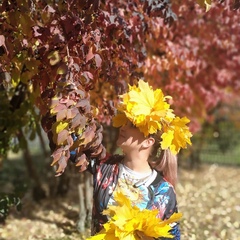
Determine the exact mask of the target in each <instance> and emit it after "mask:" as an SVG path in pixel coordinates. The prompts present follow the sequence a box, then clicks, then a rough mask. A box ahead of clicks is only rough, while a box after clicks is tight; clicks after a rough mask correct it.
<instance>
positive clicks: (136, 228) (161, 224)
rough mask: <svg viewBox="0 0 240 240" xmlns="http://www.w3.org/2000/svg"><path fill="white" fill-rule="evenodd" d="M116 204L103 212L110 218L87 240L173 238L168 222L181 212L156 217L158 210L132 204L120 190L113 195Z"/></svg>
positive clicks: (174, 219)
mask: <svg viewBox="0 0 240 240" xmlns="http://www.w3.org/2000/svg"><path fill="white" fill-rule="evenodd" d="M114 199H115V200H116V203H117V204H118V206H110V207H109V208H108V209H107V210H105V211H104V212H103V214H106V215H109V216H110V220H109V221H108V222H107V223H105V224H104V225H103V229H102V230H101V231H100V232H99V233H98V234H97V235H95V236H92V237H90V238H88V240H103V239H105V240H119V239H121V240H140V239H145V240H153V239H154V238H158V237H168V238H173V236H172V235H171V234H170V233H169V230H171V227H170V225H169V223H173V222H176V221H178V220H179V219H180V218H181V217H182V214H181V213H174V214H173V215H172V216H171V217H170V218H169V219H167V220H164V221H163V220H161V219H159V218H158V217H157V214H158V210H157V209H156V210H148V209H143V210H141V209H139V208H138V207H137V206H132V204H131V202H130V200H129V199H128V198H127V197H126V196H124V195H123V194H122V193H121V192H117V193H116V194H115V196H114Z"/></svg>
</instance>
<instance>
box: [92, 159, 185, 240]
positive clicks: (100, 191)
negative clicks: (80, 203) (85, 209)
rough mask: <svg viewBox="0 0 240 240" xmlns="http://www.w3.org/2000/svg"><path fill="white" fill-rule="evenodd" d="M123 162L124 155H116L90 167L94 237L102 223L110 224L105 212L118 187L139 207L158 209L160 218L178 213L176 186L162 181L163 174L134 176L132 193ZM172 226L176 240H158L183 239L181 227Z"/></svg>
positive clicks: (131, 180)
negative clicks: (181, 237)
mask: <svg viewBox="0 0 240 240" xmlns="http://www.w3.org/2000/svg"><path fill="white" fill-rule="evenodd" d="M122 159H123V156H120V155H113V156H111V157H109V158H108V159H107V160H105V161H101V162H99V161H97V160H94V159H93V160H91V164H90V165H89V171H90V172H91V173H92V174H93V178H94V182H93V184H94V186H93V187H94V189H93V191H94V192H93V212H92V235H94V234H95V233H97V232H99V231H100V230H101V228H102V226H103V224H104V223H106V222H107V221H108V217H107V216H106V215H103V214H102V211H103V210H104V209H106V208H107V206H108V204H114V199H113V192H114V190H116V189H118V188H121V190H123V191H124V192H125V193H126V194H128V195H129V197H130V199H131V200H133V201H134V202H135V203H136V205H137V206H138V207H140V208H146V209H150V210H151V209H158V211H159V214H158V217H159V218H161V219H163V220H164V219H167V218H169V217H170V216H171V215H172V214H173V213H174V212H177V211H178V209H177V201H176V194H175V191H174V188H173V186H172V185H171V184H170V183H169V182H167V181H166V180H165V179H164V178H163V176H162V174H161V173H160V172H157V171H155V170H153V172H152V173H151V174H148V175H146V176H136V174H134V173H133V174H131V175H132V176H134V175H135V177H133V179H129V178H127V180H128V181H129V182H128V187H130V188H131V189H132V190H133V192H131V193H130V191H129V189H127V186H126V185H127V182H125V183H124V175H123V173H124V170H123V165H122V164H121V160H122ZM125 174H126V172H125ZM128 177H129V176H128ZM138 177H139V179H138ZM171 227H172V229H171V234H172V235H173V236H174V238H158V239H161V240H167V239H169V240H170V239H174V240H180V230H179V224H178V223H175V224H173V225H171Z"/></svg>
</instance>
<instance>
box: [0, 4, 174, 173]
mask: <svg viewBox="0 0 240 240" xmlns="http://www.w3.org/2000/svg"><path fill="white" fill-rule="evenodd" d="M1 10H2V12H3V14H2V16H1V29H2V33H1V44H0V45H1V72H2V75H1V77H2V78H1V83H2V85H1V86H2V93H3V94H6V98H7V99H8V103H7V104H5V110H4V111H3V112H5V111H11V108H12V106H11V103H12V102H14V103H15V102H16V101H15V100H14V101H13V99H14V98H16V97H17V98H18V101H17V103H18V106H17V107H13V110H12V111H13V113H16V111H17V109H18V108H21V109H22V108H23V106H24V105H25V104H26V103H28V106H27V108H24V109H25V112H24V111H23V110H21V111H22V113H23V115H24V116H28V115H27V114H28V113H29V112H26V110H27V109H34V106H37V107H38V108H39V110H40V115H41V116H42V119H41V123H42V126H43V128H44V130H45V131H46V132H47V134H48V137H49V141H50V148H51V149H52V153H53V163H52V165H54V164H56V163H57V164H58V169H57V173H59V174H61V173H62V172H63V171H64V169H65V167H66V165H67V161H68V159H69V156H70V151H71V150H72V149H76V148H77V151H78V152H79V153H82V154H80V156H79V158H78V159H77V163H76V165H77V166H80V168H81V169H80V171H82V170H84V169H85V167H86V163H87V160H86V158H87V156H89V155H90V156H99V155H102V157H103V156H104V155H105V150H104V147H103V145H102V144H101V141H102V127H101V126H100V125H99V121H96V119H97V117H98V116H97V112H98V111H99V109H100V110H101V109H104V111H101V112H103V113H105V114H107V115H108V116H110V115H112V113H113V107H112V103H111V102H112V101H108V100H109V96H110V97H111V98H112V99H114V98H115V99H116V95H117V94H118V93H120V92H123V91H124V88H125V87H126V86H125V85H126V83H127V82H128V81H132V80H131V79H134V78H136V77H137V76H138V75H139V73H138V69H139V66H140V65H141V64H143V62H144V59H145V55H146V51H145V42H146V33H147V32H148V22H147V21H153V19H154V16H161V17H163V18H164V20H165V21H166V22H171V21H172V20H173V19H174V17H175V15H174V14H173V12H172V11H171V9H170V6H169V3H168V1H165V0H164V1H153V2H141V1H134V2H125V1H122V2H119V1H105V2H101V3H100V2H99V1H96V0H92V1H74V2H69V1H67V2H65V1H59V2H54V3H52V2H51V1H49V3H48V2H47V1H46V2H44V3H42V2H36V3H33V2H32V1H27V0H25V1H15V2H9V1H3V4H2V6H1ZM129 13H131V14H129ZM152 17H153V18H152ZM10 79H11V81H10ZM7 83H8V85H10V86H6V84H7ZM106 86H107V89H110V90H111V91H110V92H111V93H108V94H105V95H103V97H99V95H98V97H97V98H92V102H91V103H90V101H91V99H90V92H91V95H92V96H96V94H97V93H98V94H99V92H104V91H105V89H106V88H105V87H106ZM18 89H20V90H21V91H19V90H18ZM93 89H94V91H95V93H94V91H93ZM6 90H7V91H6ZM113 96H115V97H113ZM99 101H100V102H101V103H102V105H103V106H100V107H99V109H96V107H95V106H96V105H97V104H98V103H99ZM32 116H33V114H29V118H32ZM101 117H102V116H101V114H100V115H99V119H100V118H101ZM102 119H103V117H102ZM20 120H21V119H16V124H14V126H15V128H18V127H20V128H21V127H23V126H29V121H28V120H26V121H25V123H23V122H21V121H20ZM3 121H4V119H3ZM3 126H4V127H3V133H4V135H3V138H2V139H6V140H7V142H5V145H3V146H2V149H4V151H5V152H6V150H7V149H9V147H10V144H9V139H10V138H12V137H13V134H14V133H15V131H12V132H11V131H10V132H9V125H8V121H7V122H5V124H3ZM10 129H11V127H10ZM74 137H76V139H75V142H74V141H73V138H74ZM4 151H3V153H4Z"/></svg>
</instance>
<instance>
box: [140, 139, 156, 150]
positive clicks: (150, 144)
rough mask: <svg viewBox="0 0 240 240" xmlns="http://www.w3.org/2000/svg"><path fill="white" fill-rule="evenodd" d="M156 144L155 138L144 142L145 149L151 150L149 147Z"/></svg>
mask: <svg viewBox="0 0 240 240" xmlns="http://www.w3.org/2000/svg"><path fill="white" fill-rule="evenodd" d="M154 143H155V139H154V138H153V137H149V138H147V139H145V140H144V141H143V145H142V146H143V147H144V148H149V147H151V146H153V144H154Z"/></svg>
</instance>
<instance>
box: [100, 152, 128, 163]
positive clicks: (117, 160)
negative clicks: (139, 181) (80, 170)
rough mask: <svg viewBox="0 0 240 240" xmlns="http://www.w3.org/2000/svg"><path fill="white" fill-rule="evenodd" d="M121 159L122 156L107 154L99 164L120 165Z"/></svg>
mask: <svg viewBox="0 0 240 240" xmlns="http://www.w3.org/2000/svg"><path fill="white" fill-rule="evenodd" d="M122 159H123V156H122V155H119V154H113V155H111V154H107V155H106V157H105V158H104V159H102V160H101V164H116V163H120V162H121V161H122Z"/></svg>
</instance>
